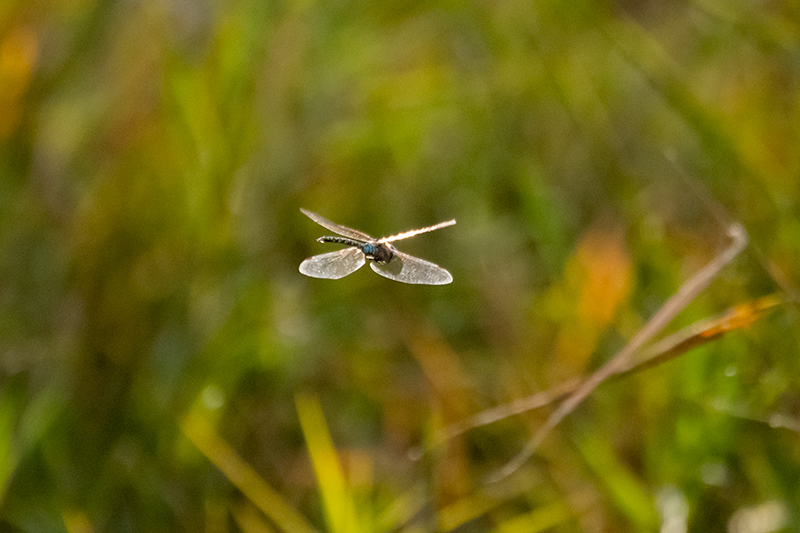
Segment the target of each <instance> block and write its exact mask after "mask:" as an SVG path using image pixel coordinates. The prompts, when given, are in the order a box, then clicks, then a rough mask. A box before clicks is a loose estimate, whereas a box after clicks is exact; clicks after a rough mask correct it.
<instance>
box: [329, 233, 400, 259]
mask: <svg viewBox="0 0 800 533" xmlns="http://www.w3.org/2000/svg"><path fill="white" fill-rule="evenodd" d="M317 241H319V242H333V243H336V244H346V245H347V246H355V247H356V248H359V249H360V250H361V251H362V252H363V253H364V255H365V256H366V257H367V259H369V260H371V261H375V262H376V263H388V262H389V261H391V260H392V257H394V252H392V248H391V246H390V245H388V244H386V243H383V242H381V243H372V242H362V241H357V240H355V239H348V238H347V237H320V238H319V239H317Z"/></svg>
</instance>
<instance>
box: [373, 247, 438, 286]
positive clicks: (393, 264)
mask: <svg viewBox="0 0 800 533" xmlns="http://www.w3.org/2000/svg"><path fill="white" fill-rule="evenodd" d="M369 266H370V268H372V270H374V271H375V272H377V273H378V274H380V275H381V276H383V277H386V278H389V279H393V280H395V281H400V282H402V283H415V284H419V285H446V284H448V283H450V282H452V281H453V276H451V275H450V272H448V271H447V270H445V269H443V268H442V267H440V266H439V265H435V264H433V263H431V262H429V261H425V260H424V259H420V258H419V257H414V256H411V255H408V254H404V253H403V252H398V251H397V250H395V251H394V256H392V260H391V261H389V262H388V263H376V262H374V261H370V263H369Z"/></svg>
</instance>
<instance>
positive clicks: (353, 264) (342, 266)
mask: <svg viewBox="0 0 800 533" xmlns="http://www.w3.org/2000/svg"><path fill="white" fill-rule="evenodd" d="M315 222H317V221H316V220H315ZM328 229H331V228H328ZM331 231H334V230H332V229H331ZM365 262H366V258H365V257H364V254H363V253H362V252H361V250H360V249H358V248H356V247H354V246H351V247H350V248H344V249H342V250H336V251H335V252H329V253H327V254H320V255H315V256H313V257H309V258H308V259H306V260H305V261H303V262H302V263H300V272H301V273H302V274H305V275H306V276H310V277H312V278H324V279H339V278H343V277H345V276H346V275H348V274H352V273H353V272H355V271H356V270H358V269H359V268H361V266H362V265H363V264H364V263H365Z"/></svg>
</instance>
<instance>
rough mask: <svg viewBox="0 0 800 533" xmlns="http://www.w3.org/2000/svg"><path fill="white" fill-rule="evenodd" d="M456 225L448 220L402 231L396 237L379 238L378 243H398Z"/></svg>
mask: <svg viewBox="0 0 800 533" xmlns="http://www.w3.org/2000/svg"><path fill="white" fill-rule="evenodd" d="M455 223H456V220H455V219H453V220H448V221H446V222H439V223H438V224H434V225H433V226H428V227H427V228H420V229H412V230H409V231H404V232H403V233H398V234H397V235H392V236H391V237H381V238H380V239H378V242H394V241H399V240H402V239H408V238H409V237H413V236H414V235H419V234H420V233H428V232H429V231H435V230H437V229H441V228H446V227H447V226H452V225H453V224H455Z"/></svg>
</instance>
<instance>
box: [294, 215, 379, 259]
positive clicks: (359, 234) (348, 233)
mask: <svg viewBox="0 0 800 533" xmlns="http://www.w3.org/2000/svg"><path fill="white" fill-rule="evenodd" d="M300 211H301V212H302V213H303V214H304V215H305V216H307V217H308V218H310V219H311V220H313V221H314V222H316V223H317V224H319V225H320V226H322V227H323V228H325V229H329V230H331V231H332V232H334V233H338V234H339V235H343V236H345V237H350V238H351V239H355V240H357V241H365V242H369V241H374V240H375V239H373V238H372V237H370V236H369V235H367V234H366V233H364V232H363V231H358V230H357V229H353V228H348V227H347V226H342V225H341V224H337V223H336V222H331V221H330V220H328V219H327V218H325V217H324V216H322V215H318V214H316V213H314V212H313V211H308V210H306V209H303V208H302V207H301V208H300ZM362 264H363V263H362ZM358 266H361V265H358Z"/></svg>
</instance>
